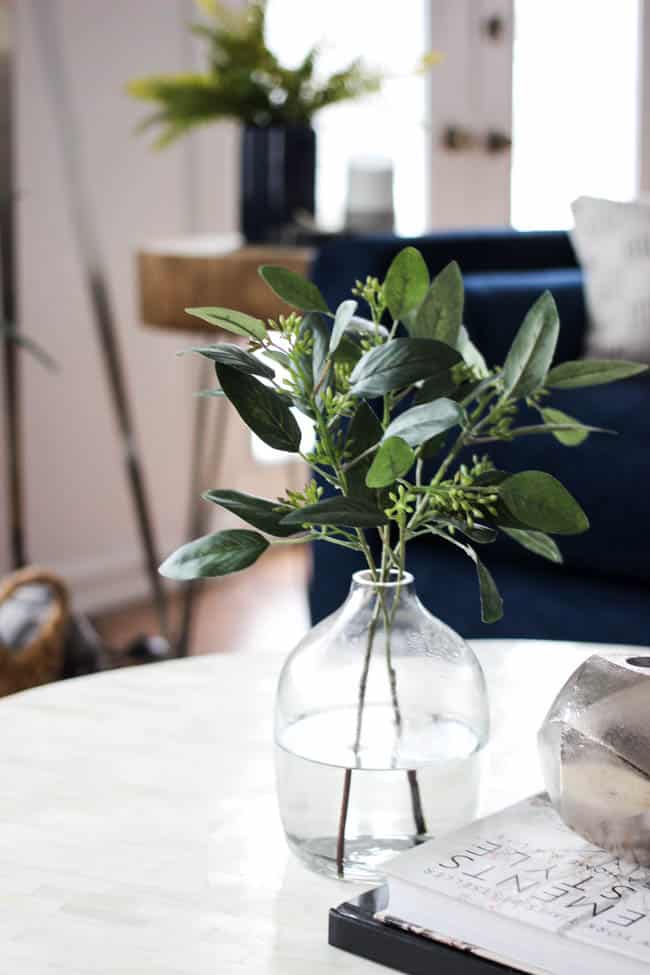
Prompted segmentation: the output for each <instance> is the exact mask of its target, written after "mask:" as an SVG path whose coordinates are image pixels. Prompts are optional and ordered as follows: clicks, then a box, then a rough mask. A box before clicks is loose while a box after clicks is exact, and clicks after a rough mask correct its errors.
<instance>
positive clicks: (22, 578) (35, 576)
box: [0, 567, 69, 697]
mask: <svg viewBox="0 0 650 975" xmlns="http://www.w3.org/2000/svg"><path fill="white" fill-rule="evenodd" d="M34 583H40V584H42V585H46V586H48V587H49V589H50V591H51V592H52V606H51V608H50V610H49V613H48V615H47V617H46V619H45V620H44V622H43V623H42V625H41V627H40V630H39V632H38V635H37V636H36V638H35V639H34V640H32V642H31V643H29V644H27V645H26V646H24V647H20V648H18V649H9V648H8V647H5V646H3V644H1V643H0V697H3V696H4V695H6V694H13V693H14V692H15V691H24V690H26V689H27V688H29V687H36V686H38V685H39V684H47V683H48V682H49V681H52V680H57V679H58V678H59V677H61V675H62V672H63V654H64V643H65V636H66V630H67V627H68V602H69V600H68V591H67V589H66V587H65V585H64V584H63V582H61V580H60V579H58V578H57V577H56V576H53V575H50V573H48V572H45V571H44V570H42V569H37V568H32V567H30V568H28V569H21V570H20V571H19V572H15V573H14V574H13V575H11V576H10V577H9V578H8V579H7V580H6V581H5V582H4V583H2V584H0V603H3V602H5V601H6V600H7V599H9V598H10V596H12V594H13V593H14V592H15V591H16V590H17V589H18V588H20V587H21V586H26V585H32V584H34Z"/></svg>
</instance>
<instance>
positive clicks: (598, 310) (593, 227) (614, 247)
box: [572, 196, 650, 362]
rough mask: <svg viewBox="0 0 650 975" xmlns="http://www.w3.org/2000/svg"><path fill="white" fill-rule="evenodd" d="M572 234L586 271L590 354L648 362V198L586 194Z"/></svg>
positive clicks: (575, 208) (579, 204)
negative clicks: (624, 199) (623, 200)
mask: <svg viewBox="0 0 650 975" xmlns="http://www.w3.org/2000/svg"><path fill="white" fill-rule="evenodd" d="M572 209H573V215H574V218H575V229H574V230H573V232H572V237H573V240H574V243H575V247H576V250H577V252H578V255H579V257H580V262H581V264H582V265H583V267H584V270H585V287H586V293H587V304H588V312H589V328H588V330H587V344H588V348H589V353H590V354H591V355H596V356H604V357H605V358H611V359H638V360H640V361H641V362H650V202H649V201H648V200H645V201H643V200H635V201H633V202H629V203H615V202H613V201H611V200H597V199H593V198H591V197H586V196H582V197H580V198H579V199H578V200H576V201H575V203H574V204H573V207H572Z"/></svg>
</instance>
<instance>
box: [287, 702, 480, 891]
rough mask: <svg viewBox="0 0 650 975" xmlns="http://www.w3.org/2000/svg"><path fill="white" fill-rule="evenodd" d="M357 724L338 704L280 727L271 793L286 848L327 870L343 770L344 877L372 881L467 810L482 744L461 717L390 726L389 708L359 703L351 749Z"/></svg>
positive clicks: (332, 863)
mask: <svg viewBox="0 0 650 975" xmlns="http://www.w3.org/2000/svg"><path fill="white" fill-rule="evenodd" d="M356 721H357V711H356V709H355V708H352V707H343V708H335V709H330V710H327V711H321V712H317V713H314V714H309V715H306V716H303V717H300V718H298V719H297V720H296V721H294V722H293V723H292V724H290V725H288V726H287V727H286V728H285V729H284V730H283V731H282V733H281V735H280V736H279V738H278V740H277V741H276V748H275V757H276V770H277V779H278V794H279V797H280V812H281V815H282V820H283V824H284V828H285V831H286V834H287V838H288V840H289V843H290V845H291V847H292V849H293V850H294V852H295V853H296V854H297V855H298V856H299V857H300V859H302V860H303V861H305V862H306V863H307V864H308V865H309V866H310V867H311V868H312V869H316V870H319V871H320V872H323V873H329V874H333V875H336V874H337V841H338V836H339V827H340V820H341V808H342V802H343V794H344V783H345V770H346V769H352V773H351V776H350V781H349V785H350V790H349V799H348V804H347V813H346V825H345V847H344V875H345V877H346V879H357V880H361V881H373V880H378V879H381V877H382V866H383V864H384V863H385V862H386V861H387V860H389V859H390V858H391V857H393V856H395V855H396V854H397V853H399V852H401V851H402V850H404V849H408V848H409V847H411V846H413V845H414V844H416V843H418V842H421V841H422V840H424V839H429V838H430V837H431V836H435V835H438V834H440V833H442V832H443V831H446V830H450V829H454V828H456V827H458V826H460V825H462V824H463V823H466V822H468V821H469V820H471V819H472V818H473V817H474V816H475V815H476V809H477V804H478V792H479V780H480V769H481V754H482V752H481V750H482V746H483V744H484V742H483V741H481V740H480V739H479V737H478V735H477V734H476V732H475V731H474V730H472V728H470V727H469V726H468V725H467V724H465V723H463V722H461V721H460V720H455V719H454V718H452V717H447V716H444V717H441V716H437V715H435V714H429V715H426V714H424V715H422V714H421V715H420V716H419V717H418V719H417V721H409V720H406V721H405V722H404V724H403V725H402V727H401V728H400V729H399V730H398V729H396V727H395V723H394V721H393V716H392V713H391V710H390V706H388V705H385V704H377V705H374V706H373V705H369V706H366V708H365V709H364V715H363V736H362V745H361V747H360V748H359V749H358V750H357V751H356V752H355V748H354V740H355V728H356ZM418 816H419V828H418ZM422 823H424V827H425V832H422V831H421V827H422Z"/></svg>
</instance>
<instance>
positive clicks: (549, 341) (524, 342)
mask: <svg viewBox="0 0 650 975" xmlns="http://www.w3.org/2000/svg"><path fill="white" fill-rule="evenodd" d="M559 331H560V319H559V317H558V313H557V307H556V305H555V301H554V299H553V295H552V294H551V293H550V292H549V291H545V292H544V294H543V295H542V296H541V297H540V298H538V299H537V301H536V302H535V304H534V305H533V307H532V308H531V309H530V310H529V312H528V314H527V315H526V317H525V318H524V320H523V322H522V324H521V327H520V328H519V331H518V332H517V334H516V336H515V339H514V341H513V343H512V345H511V347H510V351H509V352H508V356H507V358H506V361H505V364H504V366H503V386H504V390H503V393H504V397H510V398H511V399H517V398H523V397H525V396H529V395H530V393H532V392H534V391H535V390H536V389H538V388H539V387H540V386H542V385H543V384H544V380H545V379H546V374H547V372H548V370H549V368H550V365H551V362H552V361H553V356H554V355H555V346H556V344H557V337H558V335H559Z"/></svg>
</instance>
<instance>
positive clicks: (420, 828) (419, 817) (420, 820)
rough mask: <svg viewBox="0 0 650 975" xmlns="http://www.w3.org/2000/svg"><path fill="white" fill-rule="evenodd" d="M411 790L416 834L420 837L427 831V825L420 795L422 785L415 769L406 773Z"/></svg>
mask: <svg viewBox="0 0 650 975" xmlns="http://www.w3.org/2000/svg"><path fill="white" fill-rule="evenodd" d="M406 776H407V779H408V784H409V789H410V790H411V806H412V807H413V819H414V820H415V832H416V833H417V835H418V836H424V835H425V834H426V831H427V824H426V820H425V818H424V810H423V809H422V797H421V795H420V785H419V782H418V775H417V772H416V771H415V769H409V770H408V772H407V773H406Z"/></svg>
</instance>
